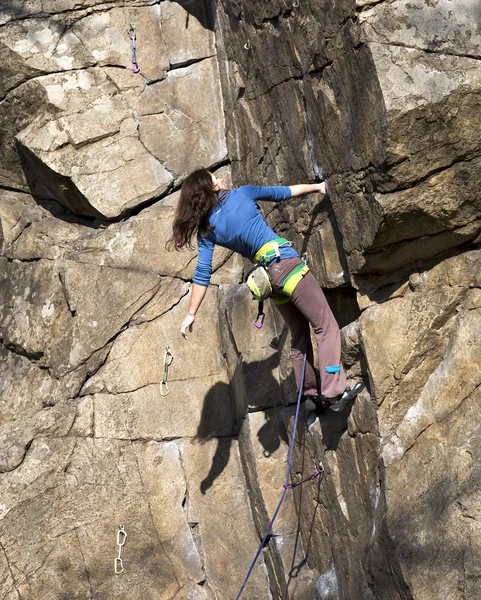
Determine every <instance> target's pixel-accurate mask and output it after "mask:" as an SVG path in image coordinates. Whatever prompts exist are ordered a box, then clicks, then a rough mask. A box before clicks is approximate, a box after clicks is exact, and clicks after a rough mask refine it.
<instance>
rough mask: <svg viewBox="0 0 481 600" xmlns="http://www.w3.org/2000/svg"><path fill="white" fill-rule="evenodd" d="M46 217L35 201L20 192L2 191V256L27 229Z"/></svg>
mask: <svg viewBox="0 0 481 600" xmlns="http://www.w3.org/2000/svg"><path fill="white" fill-rule="evenodd" d="M43 216H44V213H43V211H42V210H41V209H40V207H39V206H38V205H37V203H36V202H35V200H34V199H33V198H32V197H31V196H30V195H27V194H22V193H20V192H14V191H7V190H1V191H0V252H1V254H2V255H4V254H5V253H6V250H7V249H8V247H9V246H11V245H12V244H13V243H14V242H15V241H16V240H17V239H18V238H19V236H20V235H21V234H22V232H23V231H24V230H25V228H26V227H28V226H30V225H31V224H32V223H34V222H36V221H39V220H40V219H42V217H43Z"/></svg>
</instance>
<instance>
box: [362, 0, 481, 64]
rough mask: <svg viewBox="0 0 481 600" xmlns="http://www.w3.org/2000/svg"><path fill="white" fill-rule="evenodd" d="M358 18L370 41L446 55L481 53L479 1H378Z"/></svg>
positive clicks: (365, 37) (365, 36)
mask: <svg viewBox="0 0 481 600" xmlns="http://www.w3.org/2000/svg"><path fill="white" fill-rule="evenodd" d="M361 4H362V3H361ZM366 4H368V3H367V2H366ZM359 20H360V23H361V24H362V30H363V34H364V36H363V37H364V39H366V40H368V41H376V42H380V43H383V44H393V45H402V46H407V47H410V48H419V49H422V50H429V51H430V52H436V53H439V54H446V55H447V54H457V55H459V56H471V57H478V58H479V56H480V55H481V34H480V33H479V22H480V16H479V5H478V3H477V2H476V0H466V1H465V2H462V3H459V2H456V1H455V0H440V1H439V0H438V1H437V2H424V1H423V0H415V1H414V2H412V1H411V0H400V1H399V2H379V3H376V5H375V6H373V7H371V8H368V9H367V10H365V11H363V12H361V13H360V16H359Z"/></svg>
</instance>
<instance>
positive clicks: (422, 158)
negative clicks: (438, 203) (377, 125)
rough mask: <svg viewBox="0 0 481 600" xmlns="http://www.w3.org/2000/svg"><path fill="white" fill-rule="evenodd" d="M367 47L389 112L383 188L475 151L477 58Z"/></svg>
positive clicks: (400, 184) (480, 70)
mask: <svg viewBox="0 0 481 600" xmlns="http://www.w3.org/2000/svg"><path fill="white" fill-rule="evenodd" d="M369 48H370V51H371V53H372V57H373V60H374V63H375V65H376V71H377V74H378V77H379V83H380V86H381V89H382V94H383V98H384V102H385V105H386V111H387V114H386V119H387V140H386V142H387V146H386V152H387V166H388V167H389V171H390V172H389V177H390V181H388V183H387V184H386V187H387V189H389V186H390V187H391V189H395V188H396V186H398V187H405V186H406V184H409V183H412V182H416V181H419V180H420V179H421V178H423V177H426V175H429V174H431V173H434V172H435V171H436V170H439V169H441V168H444V167H448V166H450V165H451V164H452V163H453V162H455V161H458V160H459V159H460V158H463V159H464V158H465V157H469V156H474V155H475V153H476V152H477V150H478V149H479V137H480V136H479V121H478V119H477V118H476V116H475V115H477V114H478V112H479V103H478V100H479V89H480V86H481V68H480V67H479V61H477V60H476V59H472V58H466V57H463V56H452V55H450V56H443V55H438V54H432V53H429V52H423V51H422V50H417V49H412V48H403V47H399V46H387V45H384V44H377V43H371V44H369ZM434 115H436V118H434Z"/></svg>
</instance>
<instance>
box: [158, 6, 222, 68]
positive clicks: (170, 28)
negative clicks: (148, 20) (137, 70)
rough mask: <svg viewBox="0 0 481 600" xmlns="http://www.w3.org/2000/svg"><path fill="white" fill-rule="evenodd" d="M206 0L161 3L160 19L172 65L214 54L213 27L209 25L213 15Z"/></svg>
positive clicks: (179, 64)
mask: <svg viewBox="0 0 481 600" xmlns="http://www.w3.org/2000/svg"><path fill="white" fill-rule="evenodd" d="M209 10H210V9H208V8H207V7H206V6H205V3H204V2H197V3H196V5H192V4H191V6H189V12H187V10H186V8H185V7H184V6H182V3H179V2H172V1H171V0H168V1H166V2H162V3H161V4H160V21H161V23H162V32H163V35H164V40H165V46H166V53H167V57H168V60H169V63H170V66H171V67H176V66H177V67H178V66H182V65H185V64H188V63H190V62H194V61H196V60H200V59H202V58H208V57H210V56H214V55H215V53H216V51H215V38H214V32H213V27H212V24H211V28H210V29H209V28H208V27H206V26H205V24H206V23H207V22H209V21H210V15H209V14H208V11H209Z"/></svg>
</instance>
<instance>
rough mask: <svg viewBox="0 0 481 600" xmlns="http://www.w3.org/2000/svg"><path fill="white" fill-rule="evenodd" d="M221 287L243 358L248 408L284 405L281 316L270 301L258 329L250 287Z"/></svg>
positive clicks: (230, 323) (228, 318)
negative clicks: (280, 346)
mask: <svg viewBox="0 0 481 600" xmlns="http://www.w3.org/2000/svg"><path fill="white" fill-rule="evenodd" d="M221 289H222V293H223V295H224V302H225V306H226V311H227V320H228V323H229V328H230V331H231V332H232V336H233V339H234V341H235V346H236V349H237V351H238V352H239V353H240V357H241V360H242V369H243V373H244V378H245V390H246V396H247V399H248V403H249V407H251V408H254V409H259V408H267V407H272V406H278V405H279V404H283V403H284V402H285V401H284V398H283V389H282V387H281V383H282V379H283V378H282V374H281V369H280V364H281V357H282V353H281V352H280V351H279V343H280V340H281V338H282V340H283V342H284V344H285V336H283V333H284V327H285V326H284V323H283V320H282V318H281V317H280V315H279V314H278V312H277V310H276V309H275V308H274V306H273V304H272V303H271V302H270V301H267V302H266V303H265V305H264V311H265V314H266V317H265V321H264V325H263V327H262V329H257V328H256V327H254V321H255V320H256V317H257V311H258V303H257V302H255V301H254V300H253V299H252V295H251V293H250V291H249V289H248V288H247V286H246V285H225V286H222V288H221ZM290 401H292V399H290Z"/></svg>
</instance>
